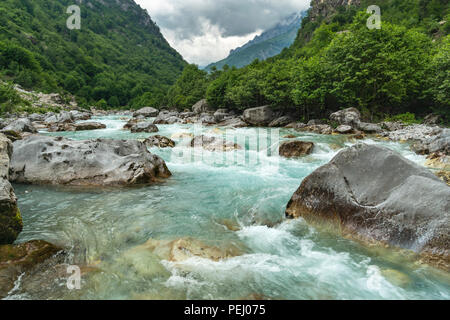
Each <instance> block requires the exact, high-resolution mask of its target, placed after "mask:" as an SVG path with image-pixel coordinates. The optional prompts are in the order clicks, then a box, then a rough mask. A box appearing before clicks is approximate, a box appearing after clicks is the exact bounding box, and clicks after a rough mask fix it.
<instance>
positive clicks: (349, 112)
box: [330, 108, 361, 128]
mask: <svg viewBox="0 0 450 320" xmlns="http://www.w3.org/2000/svg"><path fill="white" fill-rule="evenodd" d="M330 120H331V121H336V122H337V123H339V124H340V125H347V126H351V127H353V128H356V127H357V126H358V124H359V123H360V122H361V113H360V112H359V110H358V109H356V108H348V109H344V110H339V111H337V112H335V113H332V114H331V116H330Z"/></svg>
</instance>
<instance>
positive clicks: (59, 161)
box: [10, 136, 171, 186]
mask: <svg viewBox="0 0 450 320" xmlns="http://www.w3.org/2000/svg"><path fill="white" fill-rule="evenodd" d="M13 146H14V152H13V155H12V159H11V168H10V179H11V181H12V182H16V183H25V184H53V185H58V184H61V185H77V186H120V185H135V184H148V183H153V182H155V181H157V180H159V178H167V177H169V176H170V175H171V173H170V171H169V170H168V169H167V167H166V164H165V162H164V161H163V160H162V159H161V158H160V157H158V156H156V155H153V154H151V153H150V152H149V151H148V150H147V148H146V147H145V145H144V143H142V142H139V141H135V140H107V139H98V140H86V141H73V140H69V139H64V138H62V137H45V136H30V137H28V138H27V139H25V140H20V141H16V142H15V143H14V145H13Z"/></svg>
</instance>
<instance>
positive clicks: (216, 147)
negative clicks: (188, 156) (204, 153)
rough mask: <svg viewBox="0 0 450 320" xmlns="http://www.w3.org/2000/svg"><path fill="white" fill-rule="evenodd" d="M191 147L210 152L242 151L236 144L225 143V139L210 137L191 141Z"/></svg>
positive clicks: (201, 137) (198, 137) (200, 137)
mask: <svg viewBox="0 0 450 320" xmlns="http://www.w3.org/2000/svg"><path fill="white" fill-rule="evenodd" d="M191 147H193V148H194V147H201V148H203V149H205V150H208V151H213V152H214V151H224V152H227V151H232V150H239V149H242V147H241V146H239V145H238V144H236V143H233V142H228V141H225V140H224V139H223V138H217V137H208V136H204V135H201V136H197V137H195V138H194V139H192V141H191Z"/></svg>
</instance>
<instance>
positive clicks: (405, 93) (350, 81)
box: [167, 0, 450, 123]
mask: <svg viewBox="0 0 450 320" xmlns="http://www.w3.org/2000/svg"><path fill="white" fill-rule="evenodd" d="M370 5H378V6H380V8H381V20H382V26H381V29H369V28H368V27H367V20H368V18H369V17H370V14H367V13H366V11H367V8H368V7H369V6H370ZM449 65H450V4H449V1H448V0H351V1H350V0H312V2H311V8H310V10H309V11H308V15H307V16H306V17H305V18H304V19H303V20H302V27H301V29H300V30H299V32H298V36H297V39H296V40H295V42H294V44H293V45H292V46H291V47H290V48H288V49H286V50H283V52H282V53H281V54H280V55H277V56H275V57H272V58H269V59H267V60H265V61H262V62H261V61H260V62H255V63H252V64H250V65H248V66H246V67H244V68H240V69H236V68H228V69H225V70H223V71H215V72H211V73H210V74H206V75H205V76H204V79H199V80H198V82H199V83H204V82H205V81H207V83H206V85H203V86H204V88H205V90H204V91H203V92H202V93H203V97H206V99H207V101H208V103H209V104H210V106H211V107H212V108H216V109H218V108H227V109H232V110H242V109H246V108H251V107H257V106H262V105H271V106H272V107H273V108H274V109H278V110H283V109H284V110H289V112H293V113H295V114H297V115H299V117H301V118H300V119H299V120H302V121H305V122H307V121H309V120H311V119H324V118H325V119H327V118H329V115H330V114H331V113H332V112H335V111H337V110H339V109H343V108H347V107H355V108H358V109H359V110H360V111H361V113H362V115H363V117H364V118H365V119H367V120H369V121H383V120H385V119H392V117H391V115H398V116H399V117H398V118H402V117H405V118H408V119H409V118H411V113H413V115H412V116H414V117H418V118H419V119H420V118H422V117H424V116H426V115H427V114H429V113H431V112H433V113H437V114H440V115H442V116H443V117H442V121H443V122H444V123H445V122H447V123H450V108H449V104H450V81H448V79H449ZM192 73H196V72H195V70H193V71H192ZM180 79H181V78H180ZM184 79H187V80H189V79H192V77H191V76H190V75H189V74H186V75H185V77H184ZM190 86H192V84H191V83H183V82H182V81H177V84H176V87H178V88H181V89H179V90H169V91H168V98H167V100H168V101H175V103H173V105H172V106H177V105H176V104H177V103H176V102H177V101H183V97H189V96H190V95H191V91H190V90H189V87H190ZM183 89H187V90H183ZM174 92H175V93H180V92H181V94H178V96H176V98H177V99H173V97H172V95H173V93H174ZM196 93H197V92H196Z"/></svg>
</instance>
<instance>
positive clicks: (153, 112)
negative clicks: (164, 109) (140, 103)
mask: <svg viewBox="0 0 450 320" xmlns="http://www.w3.org/2000/svg"><path fill="white" fill-rule="evenodd" d="M158 114H159V110H158V109H155V108H152V107H145V108H142V109H139V110H138V111H136V112H135V113H133V117H138V116H144V117H146V118H150V117H156V116H157V115H158Z"/></svg>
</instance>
